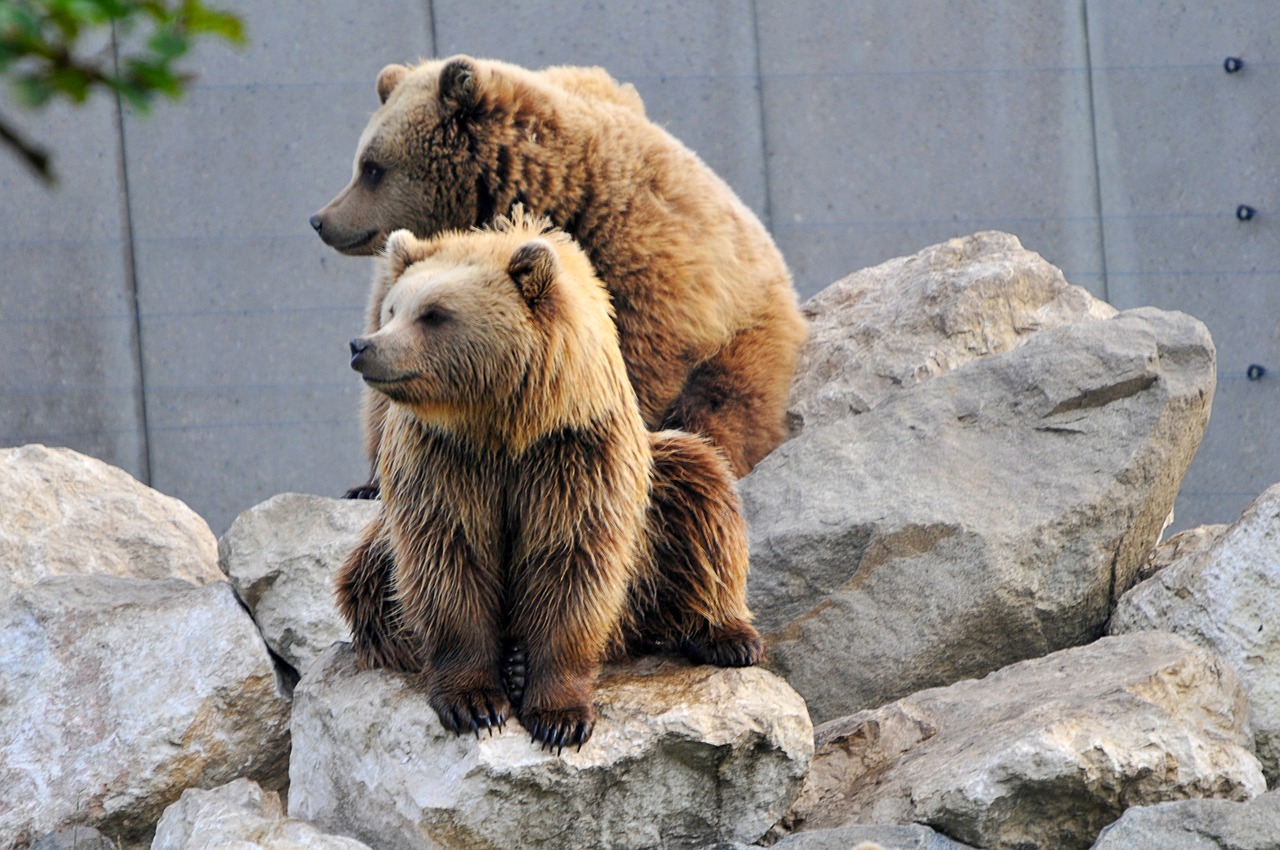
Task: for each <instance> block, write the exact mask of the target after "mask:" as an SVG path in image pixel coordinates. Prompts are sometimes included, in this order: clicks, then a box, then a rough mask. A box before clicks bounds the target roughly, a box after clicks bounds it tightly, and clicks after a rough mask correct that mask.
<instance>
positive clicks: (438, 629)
mask: <svg viewBox="0 0 1280 850" xmlns="http://www.w3.org/2000/svg"><path fill="white" fill-rule="evenodd" d="M418 557H420V558H422V559H424V560H426V559H429V560H430V564H429V565H428V566H427V567H426V568H424V567H423V565H421V564H411V563H408V562H407V561H401V562H400V563H398V564H397V566H396V589H397V591H398V595H399V599H400V604H401V605H402V607H403V610H404V621H405V623H406V625H407V626H408V627H409V629H410V630H411V631H413V632H414V633H416V634H419V635H423V636H424V641H425V654H426V656H427V663H426V665H425V669H423V671H422V677H421V682H420V685H421V687H422V688H423V690H425V691H426V693H427V698H428V701H429V702H430V704H431V707H432V708H433V709H435V712H436V714H437V715H438V716H439V717H440V722H441V724H443V725H444V727H445V728H446V729H448V730H450V731H451V732H455V733H457V734H464V733H466V732H471V733H473V734H475V735H476V736H477V737H479V735H480V730H481V729H485V730H488V731H489V733H490V734H492V732H493V730H494V729H495V728H499V729H500V728H502V726H503V725H504V724H505V723H506V721H507V718H508V717H509V716H510V714H511V703H510V701H509V700H508V699H507V693H506V688H505V687H504V686H503V683H502V677H501V649H502V647H501V644H500V640H499V628H498V617H499V613H500V610H501V599H500V589H499V583H498V582H497V581H496V579H495V577H494V576H493V575H491V574H490V573H491V572H492V570H486V569H484V568H483V567H481V566H480V565H478V564H475V563H473V562H472V559H471V558H470V557H469V554H468V550H467V546H466V543H465V542H463V541H462V540H459V539H457V538H453V539H452V540H450V541H449V543H448V544H447V545H445V546H441V547H439V548H437V549H435V550H433V551H432V552H430V553H429V554H428V553H426V552H420V553H418Z"/></svg>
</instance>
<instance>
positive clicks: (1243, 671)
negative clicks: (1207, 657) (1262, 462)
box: [1109, 484, 1280, 785]
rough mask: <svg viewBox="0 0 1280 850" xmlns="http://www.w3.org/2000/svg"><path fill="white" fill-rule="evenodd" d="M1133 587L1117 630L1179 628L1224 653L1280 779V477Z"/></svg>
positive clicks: (1267, 761) (1265, 761)
mask: <svg viewBox="0 0 1280 850" xmlns="http://www.w3.org/2000/svg"><path fill="white" fill-rule="evenodd" d="M1209 539H1210V542H1209V543H1208V545H1205V546H1203V547H1201V548H1199V549H1190V550H1189V551H1190V554H1188V555H1186V556H1185V557H1183V558H1181V559H1179V560H1177V561H1175V562H1174V563H1172V564H1170V565H1169V566H1168V567H1166V568H1165V569H1163V570H1161V571H1160V572H1159V573H1157V574H1156V575H1155V576H1154V577H1153V578H1150V579H1148V580H1147V581H1144V582H1142V583H1141V584H1139V585H1138V586H1137V587H1135V588H1133V589H1132V590H1130V591H1129V592H1128V593H1126V594H1125V595H1124V596H1123V597H1122V598H1121V599H1120V602H1119V604H1118V605H1117V606H1116V610H1115V613H1114V615H1113V616H1112V619H1111V624H1110V627H1109V628H1110V631H1111V632H1112V633H1113V634H1124V633H1127V632H1133V631H1139V630H1142V629H1163V630H1164V631H1169V632H1175V633H1177V634H1179V635H1182V636H1183V637H1186V638H1188V639H1189V640H1191V641H1194V642H1195V643H1197V644H1199V645H1200V646H1203V647H1206V648H1208V649H1211V650H1213V651H1214V652H1216V653H1218V654H1219V655H1221V656H1222V657H1223V658H1224V659H1225V660H1226V662H1227V663H1228V664H1230V665H1231V666H1232V668H1233V669H1234V670H1235V671H1236V673H1238V674H1239V676H1240V679H1241V681H1242V682H1244V687H1245V690H1246V691H1247V692H1248V694H1249V712H1250V724H1251V725H1252V727H1253V733H1254V735H1255V736H1256V738H1257V742H1258V758H1259V759H1260V760H1261V761H1262V766H1263V770H1264V772H1265V773H1266V775H1267V779H1268V780H1269V781H1270V782H1271V783H1272V784H1273V785H1274V784H1275V783H1276V782H1277V781H1278V780H1280V484H1277V485H1276V486H1274V487H1272V488H1270V489H1269V490H1267V491H1266V492H1265V493H1263V494H1262V495H1261V496H1259V497H1258V498H1257V499H1256V500H1254V502H1253V504H1251V505H1249V507H1248V508H1246V509H1245V511H1244V513H1243V514H1242V515H1241V516H1240V518H1239V519H1238V520H1237V521H1236V522H1235V523H1234V524H1232V525H1231V527H1230V528H1228V529H1226V530H1225V531H1224V532H1221V533H1220V534H1218V535H1216V536H1212V537H1210V538H1209Z"/></svg>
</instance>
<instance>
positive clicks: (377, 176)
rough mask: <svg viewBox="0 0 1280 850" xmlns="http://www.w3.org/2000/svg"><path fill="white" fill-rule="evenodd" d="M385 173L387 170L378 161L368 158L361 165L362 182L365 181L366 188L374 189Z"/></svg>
mask: <svg viewBox="0 0 1280 850" xmlns="http://www.w3.org/2000/svg"><path fill="white" fill-rule="evenodd" d="M384 174H386V171H385V170H384V169H383V167H382V166H381V165H378V164H377V163H376V162H370V161H368V160H366V161H365V162H364V164H363V165H361V166H360V182H362V183H364V185H365V188H366V189H373V188H374V187H376V186H377V185H378V183H379V182H381V180H382V175H384Z"/></svg>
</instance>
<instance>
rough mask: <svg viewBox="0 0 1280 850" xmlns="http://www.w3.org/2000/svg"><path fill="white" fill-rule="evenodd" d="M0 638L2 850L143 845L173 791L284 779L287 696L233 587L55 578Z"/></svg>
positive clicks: (12, 613)
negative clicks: (72, 832)
mask: <svg viewBox="0 0 1280 850" xmlns="http://www.w3.org/2000/svg"><path fill="white" fill-rule="evenodd" d="M0 634H3V635H4V641H3V642H2V643H0V789H3V794H0V848H6V850H7V848H11V847H22V846H25V844H24V841H25V840H29V839H30V838H31V837H33V836H36V835H40V834H43V833H45V832H49V831H51V830H54V829H57V828H60V827H63V826H66V825H69V824H71V823H73V822H74V823H85V824H87V825H90V826H94V827H96V828H98V829H100V830H101V831H102V832H103V834H105V835H108V836H110V837H112V838H115V837H116V836H117V835H119V836H121V837H123V838H125V839H126V840H138V839H139V838H142V837H145V835H146V834H147V832H148V831H149V830H150V829H151V828H152V827H153V826H154V825H155V823H156V821H157V820H158V819H159V817H160V815H161V813H162V812H163V811H164V807H165V806H167V805H168V804H169V803H171V802H173V801H174V800H175V799H177V797H178V795H179V794H181V793H182V791H183V789H184V788H189V787H192V786H201V785H217V784H221V783H224V782H228V781H230V780H231V779H234V778H236V777H238V776H252V777H256V778H259V779H262V780H263V781H271V780H274V781H275V782H276V783H277V784H279V782H280V781H281V780H282V779H283V775H284V773H285V770H286V769H287V768H286V761H287V759H288V755H289V699H288V696H287V694H285V693H284V692H283V691H282V689H281V683H280V682H279V680H278V679H277V675H276V670H275V666H274V663H273V662H272V659H271V657H270V655H269V654H268V652H267V647H266V645H265V644H263V642H262V637H261V636H260V635H259V634H258V630H257V628H256V627H255V626H254V624H253V621H252V620H251V619H250V618H249V615H248V614H247V613H246V612H245V610H244V609H243V608H242V607H241V606H240V604H239V602H237V600H236V598H235V593H234V592H233V591H232V589H231V585H230V584H229V583H227V582H225V581H220V582H215V583H212V584H208V585H205V586H203V587H197V586H193V585H192V584H190V583H189V582H184V581H180V580H177V579H170V580H167V581H159V580H156V581H146V580H141V579H128V578H117V577H114V576H55V577H52V578H47V579H44V580H43V581H41V582H39V583H38V584H36V585H35V586H34V587H31V588H28V589H27V590H23V591H20V592H18V593H16V594H14V595H13V596H12V597H11V598H10V599H8V600H7V601H6V602H4V603H3V604H0Z"/></svg>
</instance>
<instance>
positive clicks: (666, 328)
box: [311, 56, 806, 495]
mask: <svg viewBox="0 0 1280 850" xmlns="http://www.w3.org/2000/svg"><path fill="white" fill-rule="evenodd" d="M377 91H378V96H379V97H380V98H381V99H382V102H383V103H382V107H381V108H380V109H378V111H377V112H376V113H374V115H373V118H372V119H371V120H370V122H369V126H368V127H367V128H366V129H365V131H364V134H363V135H362V136H361V138H360V143H359V147H358V149H357V152H356V158H355V174H354V176H353V178H352V180H351V183H350V184H349V185H348V186H347V187H346V188H345V189H343V190H342V192H341V193H340V194H339V195H338V196H337V197H336V198H334V199H333V200H332V201H331V202H330V203H329V204H328V206H326V207H325V208H324V209H323V210H321V211H320V212H319V213H317V214H316V215H315V216H313V217H312V219H311V223H312V225H313V226H314V227H315V228H316V230H317V231H318V232H319V233H320V236H321V237H322V238H323V239H324V241H325V242H326V243H328V244H329V245H332V246H333V247H334V248H337V249H338V250H339V251H342V252H343V253H347V254H374V253H376V252H378V251H379V250H381V248H382V245H383V241H384V240H385V239H386V237H387V234H389V233H390V232H391V231H393V230H396V229H399V228H407V229H409V230H411V231H413V232H414V233H416V234H417V235H418V236H422V237H426V236H430V235H432V234H435V233H438V232H440V231H441V230H445V229H449V228H455V229H460V228H466V227H471V226H480V225H484V224H486V223H488V222H489V221H491V220H492V219H493V218H494V216H495V215H502V214H506V213H508V212H509V211H510V210H511V209H512V208H513V206H514V205H515V204H516V203H522V204H523V205H524V207H525V208H526V209H527V210H529V211H530V213H532V214H535V215H542V216H546V217H548V218H550V219H551V221H552V222H553V223H554V224H555V225H556V226H557V227H559V228H561V229H563V230H564V231H565V232H567V233H568V234H569V235H570V236H572V237H573V238H574V239H575V240H576V241H577V242H578V243H579V244H580V245H582V247H583V248H584V249H585V250H586V252H587V255H588V257H589V258H590V260H591V262H592V264H593V266H594V267H595V270H596V272H597V274H598V275H599V276H600V278H601V279H602V280H603V281H604V282H605V285H606V286H607V287H608V289H609V292H610V293H611V294H612V296H613V304H614V310H615V314H616V320H617V325H618V333H619V336H620V338H621V345H622V356H623V359H624V360H625V361H626V364H627V371H628V373H629V375H630V378H631V383H632V385H633V386H634V387H635V391H636V395H637V396H638V397H639V401H640V412H641V414H642V416H643V418H644V422H645V424H646V425H647V426H648V427H649V428H651V429H656V428H679V429H682V430H686V431H693V432H696V433H700V434H705V435H706V436H708V437H710V438H711V440H712V441H714V442H715V443H716V445H718V446H720V447H721V448H722V449H723V450H724V452H725V454H726V456H727V457H728V459H729V462H730V465H731V466H732V469H733V472H734V474H735V475H737V476H742V475H745V474H746V473H747V472H748V471H750V470H751V468H752V467H753V466H754V465H755V464H756V463H757V462H758V461H759V460H760V459H761V458H763V457H764V456H765V455H766V454H768V453H769V452H770V451H771V450H773V449H774V448H775V447H776V446H777V445H778V444H779V443H780V442H781V441H782V438H783V434H784V430H785V418H786V401H787V394H788V391H789V389H790V384H791V378H792V376H793V374H794V372H795V367H796V359H797V356H798V352H799V349H800V345H801V344H802V343H803V341H804V337H805V333H806V331H805V324H804V320H803V318H802V317H801V315H800V312H799V310H798V309H797V307H796V298H795V292H794V290H793V289H792V286H791V278H790V275H789V274H788V272H787V269H786V265H785V264H784V263H783V260H782V256H781V255H780V254H779V253H778V249H777V248H776V247H775V246H774V244H773V241H772V239H770V237H769V234H768V233H767V232H766V231H765V229H764V227H763V226H762V225H761V223H760V221H759V220H758V219H757V218H756V216H755V215H754V214H753V213H752V212H751V211H750V210H749V209H747V207H746V206H744V205H743V204H742V202H741V201H739V200H738V198H737V196H735V195H734V193H733V190H731V189H730V188H729V187H728V185H726V184H725V183H724V181H722V180H721V179H720V178H719V177H717V176H716V175H715V174H714V173H713V172H712V171H711V169H710V168H708V167H707V166H706V165H705V164H704V163H703V162H702V160H700V159H699V158H698V157H697V155H696V154H694V153H693V152H692V151H690V150H689V149H688V148H686V147H685V146H684V145H682V144H681V143H680V142H679V141H677V140H676V139H675V138H673V137H672V136H671V135H670V134H668V133H667V132H666V131H665V130H663V129H662V128H661V127H658V126H657V125H656V124H654V123H653V122H651V121H649V120H648V119H647V118H646V117H645V115H644V105H643V104H642V103H641V101H640V97H639V95H638V94H636V92H635V89H634V88H632V87H631V86H629V85H627V86H620V85H618V84H617V83H616V82H615V81H614V80H613V78H612V77H610V76H609V75H608V74H607V73H605V72H604V71H603V70H601V69H599V68H569V67H558V68H549V69H546V70H543V71H529V70H525V69H523V68H520V67H517V66H514V65H509V64H506V63H503V62H496V61H487V60H478V59H472V58H469V57H466V56H456V57H453V58H451V59H446V60H436V61H430V62H424V63H422V64H421V65H418V66H417V67H415V68H409V67H406V66H404V65H390V66H388V67H386V68H384V69H383V70H382V72H381V74H379V76H378V80H377ZM373 312H374V316H373V318H374V319H375V324H374V326H373V327H372V328H371V330H373V329H376V315H377V312H378V311H377V310H376V305H375V309H374V311H373ZM381 414H382V405H381V402H376V401H375V402H374V403H373V404H372V405H366V422H365V434H366V448H367V449H368V450H369V451H370V453H371V455H370V456H371V459H373V460H374V462H375V463H376V458H374V457H373V453H375V452H376V449H377V445H378V442H379V439H380V430H381V423H380V419H381ZM374 493H376V484H375V485H374V486H373V488H372V489H371V491H370V492H369V493H362V494H358V493H356V492H355V491H353V494H358V495H371V494H374Z"/></svg>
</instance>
